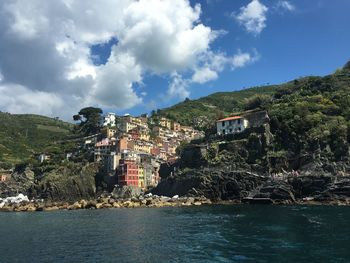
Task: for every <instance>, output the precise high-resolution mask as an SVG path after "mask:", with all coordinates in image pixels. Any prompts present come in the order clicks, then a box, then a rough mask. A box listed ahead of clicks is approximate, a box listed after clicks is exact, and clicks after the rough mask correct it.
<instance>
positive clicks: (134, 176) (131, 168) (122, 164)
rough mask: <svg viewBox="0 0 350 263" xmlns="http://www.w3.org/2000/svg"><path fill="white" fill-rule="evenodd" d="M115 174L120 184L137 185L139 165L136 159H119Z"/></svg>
mask: <svg viewBox="0 0 350 263" xmlns="http://www.w3.org/2000/svg"><path fill="white" fill-rule="evenodd" d="M117 175H118V184H119V185H120V186H134V187H139V166H138V164H137V162H136V160H128V159H121V160H120V161H119V167H118V170H117Z"/></svg>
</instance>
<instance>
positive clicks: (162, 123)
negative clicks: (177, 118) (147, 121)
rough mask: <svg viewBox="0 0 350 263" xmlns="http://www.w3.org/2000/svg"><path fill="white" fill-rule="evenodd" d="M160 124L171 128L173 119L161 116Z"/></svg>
mask: <svg viewBox="0 0 350 263" xmlns="http://www.w3.org/2000/svg"><path fill="white" fill-rule="evenodd" d="M159 125H160V126H162V127H165V128H167V129H169V130H170V129H171V120H169V119H167V118H161V119H160V120H159Z"/></svg>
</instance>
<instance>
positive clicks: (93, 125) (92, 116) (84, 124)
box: [73, 107, 103, 135]
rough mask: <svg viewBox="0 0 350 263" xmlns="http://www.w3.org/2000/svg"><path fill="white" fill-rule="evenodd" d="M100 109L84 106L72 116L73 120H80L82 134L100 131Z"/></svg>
mask: <svg viewBox="0 0 350 263" xmlns="http://www.w3.org/2000/svg"><path fill="white" fill-rule="evenodd" d="M102 112H103V111H102V109H100V108H95V107H86V108H83V109H81V110H80V111H79V113H78V114H76V115H74V116H73V120H75V121H80V124H79V128H80V132H82V133H83V134H84V135H91V134H96V133H98V132H99V131H100V122H101V115H102Z"/></svg>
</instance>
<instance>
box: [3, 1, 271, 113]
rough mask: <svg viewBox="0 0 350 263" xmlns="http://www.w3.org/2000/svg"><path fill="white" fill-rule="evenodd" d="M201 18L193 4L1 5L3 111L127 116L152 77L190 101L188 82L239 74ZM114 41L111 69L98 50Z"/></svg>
mask: <svg viewBox="0 0 350 263" xmlns="http://www.w3.org/2000/svg"><path fill="white" fill-rule="evenodd" d="M253 2H255V1H253ZM262 10H263V13H264V12H265V11H264V8H262ZM155 14H156V15H155ZM200 15H201V7H200V5H198V4H197V5H195V6H191V5H190V2H189V1H188V0H177V1H173V0H138V1H136V0H100V1H85V0H76V1H73V0H57V1H46V0H26V1H21V0H2V1H0V36H1V41H0V72H1V74H0V79H1V80H0V81H1V83H0V85H1V86H0V88H1V96H0V110H4V111H10V112H16V113H19V112H31V113H40V114H46V115H52V116H56V115H59V116H61V117H64V118H66V119H70V118H71V116H72V115H73V114H74V113H75V112H76V111H77V110H79V108H81V107H83V106H88V105H94V106H100V107H108V108H115V109H128V108H131V107H133V106H135V105H138V104H140V103H143V99H142V97H143V96H144V95H142V92H143V91H144V90H143V89H142V90H138V89H137V88H135V86H136V84H142V83H143V79H144V77H145V75H146V74H147V75H154V74H155V75H162V76H166V77H169V78H170V79H171V83H170V85H169V87H168V90H167V91H166V92H167V94H168V95H169V96H172V97H173V96H177V97H180V98H184V97H188V96H189V91H188V86H189V85H190V84H191V81H192V80H191V79H185V78H184V77H183V75H185V74H188V73H189V74H191V75H193V76H192V79H193V81H195V82H199V83H204V82H206V81H210V80H213V79H215V78H217V77H218V73H219V72H221V71H222V70H223V69H224V67H225V66H231V67H235V66H234V62H233V60H234V58H230V57H226V56H225V55H224V54H222V53H218V52H215V51H213V50H212V49H211V43H212V42H213V41H214V40H215V39H216V38H218V37H219V36H220V35H222V34H225V32H224V31H220V30H218V31H215V30H212V29H211V28H210V27H208V26H205V25H203V24H202V23H201V21H200ZM263 22H264V21H263ZM111 39H116V40H117V41H116V43H115V44H114V45H113V46H112V51H111V55H110V56H109V58H108V59H107V62H106V63H105V64H104V65H103V64H102V65H95V64H94V63H93V59H94V58H93V56H92V54H91V46H92V45H96V44H104V43H107V42H108V41H110V40H111ZM236 60H237V59H236ZM248 60H249V59H248ZM243 64H244V63H243ZM173 72H177V73H176V74H174V73H173ZM146 88H147V87H146ZM164 92H165V91H164ZM26 98H27V99H26ZM39 104H40V105H39Z"/></svg>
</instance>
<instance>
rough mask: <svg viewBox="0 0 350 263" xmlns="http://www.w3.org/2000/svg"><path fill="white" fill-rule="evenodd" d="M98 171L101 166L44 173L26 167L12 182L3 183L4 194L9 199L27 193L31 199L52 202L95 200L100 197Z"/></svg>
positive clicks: (77, 166) (1, 190)
mask: <svg viewBox="0 0 350 263" xmlns="http://www.w3.org/2000/svg"><path fill="white" fill-rule="evenodd" d="M98 171H99V165H98V164H95V163H90V164H87V165H81V164H75V165H74V166H72V167H58V168H55V169H52V170H50V171H45V172H42V173H41V172H38V171H35V172H34V171H32V170H30V168H29V167H26V168H25V169H24V170H22V171H21V170H20V171H16V172H14V173H13V174H12V178H11V180H9V181H8V182H3V183H0V195H1V196H2V197H6V196H14V195H17V194H18V193H23V194H26V195H28V196H29V197H30V198H44V199H48V200H52V201H73V200H79V199H91V198H95V197H96V182H95V180H96V175H97V174H98Z"/></svg>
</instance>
